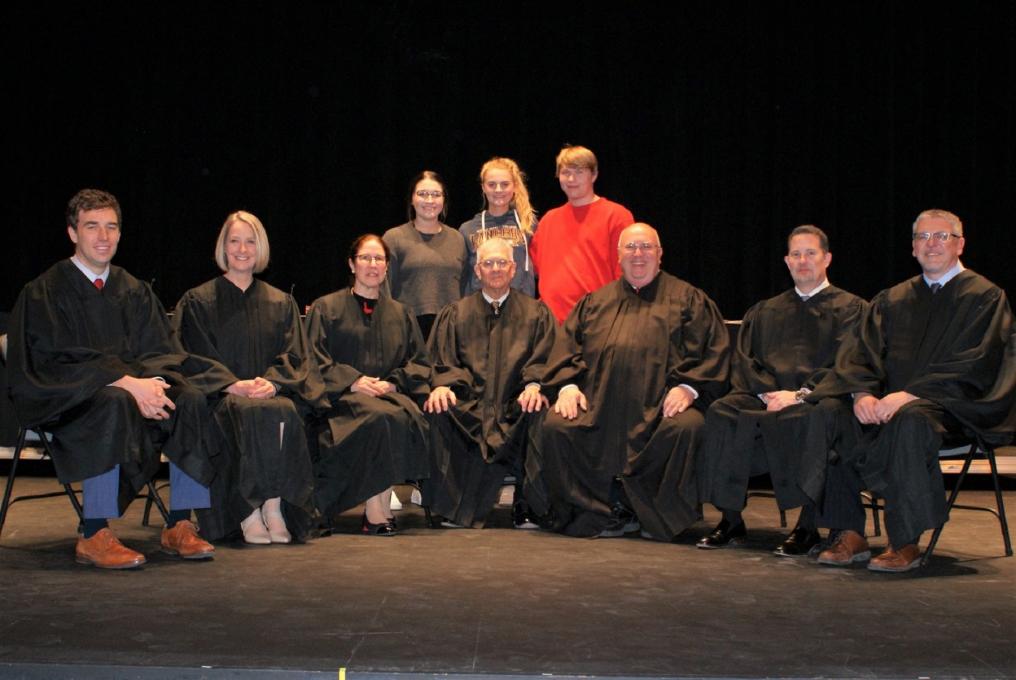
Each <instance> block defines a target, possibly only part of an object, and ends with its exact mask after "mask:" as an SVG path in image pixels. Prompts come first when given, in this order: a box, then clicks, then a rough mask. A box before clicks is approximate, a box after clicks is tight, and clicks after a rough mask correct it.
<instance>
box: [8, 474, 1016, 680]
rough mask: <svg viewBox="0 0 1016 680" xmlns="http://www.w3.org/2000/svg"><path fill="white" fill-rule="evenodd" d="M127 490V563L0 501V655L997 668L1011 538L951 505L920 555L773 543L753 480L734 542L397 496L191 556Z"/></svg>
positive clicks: (635, 671) (942, 670) (568, 666)
mask: <svg viewBox="0 0 1016 680" xmlns="http://www.w3.org/2000/svg"><path fill="white" fill-rule="evenodd" d="M54 486H55V483H54V481H53V480H52V479H47V478H30V477H21V478H19V480H18V485H17V490H18V491H20V492H21V493H25V492H28V491H30V490H38V489H42V488H45V489H47V490H48V489H52V488H53V487H54ZM1009 486H1010V489H1011V486H1012V485H1011V481H1010V483H1009ZM407 492H408V488H405V489H401V490H400V495H402V496H407V495H408V494H407ZM961 498H962V499H964V500H966V501H967V502H970V501H972V500H976V501H982V502H985V503H988V502H990V501H991V500H992V499H991V498H990V493H988V492H986V491H975V492H972V493H965V494H964V496H963V497H961ZM1006 498H1007V500H1008V501H1009V503H1010V507H1016V493H1014V492H1013V491H1012V490H1009V491H1008V492H1007V495H1006ZM141 507H142V503H140V502H138V503H135V504H134V506H132V508H131V510H130V511H129V512H128V515H127V517H126V518H124V519H123V520H120V521H118V522H116V523H115V529H116V531H117V533H118V534H119V535H120V537H121V538H122V539H124V540H125V542H126V543H128V544H129V545H131V546H133V547H135V548H137V549H140V550H142V551H144V552H145V553H146V554H147V555H148V557H149V563H148V565H146V566H145V567H144V569H142V570H140V571H133V572H105V571H100V570H97V569H93V568H89V567H82V566H79V565H77V564H75V563H74V560H73V546H74V531H75V520H74V515H73V512H72V510H71V508H70V505H69V503H68V502H67V500H66V498H54V499H49V500H43V501H30V502H25V503H20V504H18V505H15V506H14V508H13V509H12V511H11V514H10V517H9V519H8V522H7V526H6V527H5V530H4V533H3V537H2V541H0V677H26V678H54V677H60V678H72V677H73V678H114V677H115V678H163V677H168V678H199V677H207V678H234V677H236V678H239V677H266V678H275V677H279V678H291V677H311V678H318V677H321V678H325V677H328V678H336V677H342V675H341V674H342V669H345V677H348V678H350V680H352V679H353V678H387V677H400V678H422V677H427V678H430V677H436V676H438V675H441V674H457V677H458V678H460V680H461V679H464V678H467V677H483V678H487V679H488V680H489V679H490V678H492V677H499V678H508V677H513V678H530V677H539V676H547V675H554V676H569V675H581V676H600V677H603V676H615V677H617V676H619V677H631V678H635V677H639V678H643V677H738V678H760V677H831V678H845V677H854V678H886V677H894V678H924V677H930V678H941V677H964V678H1001V677H1012V676H1016V633H1014V631H1016V559H1014V558H1005V557H1002V555H1003V548H1002V541H1001V535H1000V532H999V529H998V524H997V522H996V521H995V520H994V518H992V517H991V516H990V515H987V514H984V513H977V512H970V511H962V510H957V511H955V512H954V516H953V520H952V522H950V524H949V525H948V526H947V528H946V531H945V533H944V534H943V538H942V541H941V543H940V546H939V550H938V552H937V553H936V555H935V557H934V559H933V561H932V563H931V564H930V565H929V567H928V568H927V569H925V570H922V571H918V572H914V573H911V574H907V575H898V576H888V575H880V574H873V573H869V572H868V571H866V570H865V569H863V568H852V569H832V568H825V567H818V566H817V565H815V564H813V563H811V562H810V561H808V560H807V559H786V558H783V559H781V558H777V557H774V556H773V555H771V554H770V552H769V550H770V549H771V547H773V546H774V545H775V544H776V543H778V541H779V538H780V536H781V533H782V531H783V530H781V529H780V527H779V519H778V514H777V511H776V508H775V504H774V502H773V501H772V500H771V499H768V498H754V499H752V501H751V503H750V504H749V507H748V511H747V515H746V516H747V520H748V524H749V528H750V529H752V530H753V534H752V537H753V540H752V543H751V544H750V545H749V546H748V547H746V548H742V549H734V550H719V551H702V550H697V549H695V547H694V542H695V540H696V539H697V538H699V537H700V536H702V535H703V534H704V533H705V532H706V531H707V530H708V529H709V528H710V527H711V526H712V524H713V523H714V522H715V520H716V519H717V516H716V513H715V512H714V511H712V509H711V508H707V511H706V520H705V521H704V522H702V523H700V524H698V525H696V526H695V527H694V528H693V529H692V530H690V531H689V532H688V533H687V536H683V537H682V540H681V541H680V542H679V543H677V544H672V545H666V544H660V543H654V542H650V541H646V540H641V539H638V538H625V539H609V540H583V539H569V538H564V537H561V536H556V535H548V534H545V533H540V532H525V531H516V530H513V529H510V528H508V522H509V516H508V515H509V513H508V511H507V510H499V511H498V513H497V516H496V520H497V523H498V524H499V525H500V526H501V527H503V528H491V529H486V530H482V531H474V530H432V529H427V528H425V527H424V520H423V516H422V513H421V511H420V509H419V508H417V507H415V506H412V507H410V506H408V505H407V509H406V510H404V511H402V512H401V513H400V515H399V517H400V522H401V523H402V524H403V525H404V526H405V527H407V529H408V530H407V531H406V532H405V533H404V534H403V535H401V536H397V537H393V538H376V537H365V536H359V535H355V533H354V532H355V530H356V529H357V528H358V518H357V517H355V516H353V515H350V516H348V517H347V518H346V521H345V522H344V523H343V525H342V526H341V527H340V531H346V532H348V533H345V534H343V533H339V534H336V535H333V536H330V537H327V538H322V539H317V540H314V541H311V542H309V543H308V544H305V545H293V546H272V547H267V548H253V547H246V546H243V545H239V544H233V545H222V546H220V547H219V548H218V554H217V556H216V558H215V560H214V561H213V562H210V563H184V562H181V561H178V560H175V559H172V558H169V557H166V556H164V555H162V554H160V553H159V552H158V531H157V530H156V529H155V528H144V527H142V526H141V525H140V514H141ZM790 520H791V522H793V517H791V518H790ZM884 545H885V539H884V537H883V538H878V539H874V546H875V547H876V549H881V548H882V547H883V546H884Z"/></svg>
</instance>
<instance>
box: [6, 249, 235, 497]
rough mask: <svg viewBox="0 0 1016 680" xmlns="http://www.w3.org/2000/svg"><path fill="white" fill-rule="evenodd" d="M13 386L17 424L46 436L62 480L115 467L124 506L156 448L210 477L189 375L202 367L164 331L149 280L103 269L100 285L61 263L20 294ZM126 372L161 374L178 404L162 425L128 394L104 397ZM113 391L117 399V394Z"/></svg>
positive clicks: (209, 448)
mask: <svg viewBox="0 0 1016 680" xmlns="http://www.w3.org/2000/svg"><path fill="white" fill-rule="evenodd" d="M8 338H9V352H8V360H7V365H8V370H9V380H10V392H11V396H12V398H13V400H14V406H15V409H16V411H17V415H18V419H19V421H20V422H21V423H22V424H24V425H26V426H43V425H45V426H46V429H47V430H49V431H50V432H52V433H53V435H54V440H53V454H54V460H53V463H54V466H55V468H56V472H57V476H58V478H59V479H60V482H61V483H69V482H74V481H80V480H83V479H87V478H89V477H94V476H96V475H99V474H102V473H104V472H107V471H109V470H111V469H112V468H113V466H115V465H117V464H119V465H120V466H121V467H120V494H119V503H120V509H121V511H122V510H123V509H125V508H126V506H127V504H128V503H129V502H130V500H131V499H133V498H134V496H135V494H136V492H137V491H138V490H139V489H140V488H141V487H142V486H144V484H145V483H147V481H148V480H149V479H151V477H152V475H153V474H155V472H156V471H157V470H158V467H159V453H160V451H161V452H162V453H165V455H166V456H167V457H168V458H169V459H170V460H171V461H173V462H174V463H176V465H178V466H179V467H180V468H181V469H182V470H183V471H184V472H186V473H187V474H188V475H190V476H191V477H192V478H194V479H195V480H197V481H198V482H200V483H202V484H206V485H207V484H208V483H209V482H210V481H211V479H212V477H213V476H214V467H213V465H212V459H213V458H214V455H215V447H214V445H213V444H211V443H210V442H209V440H208V439H207V437H206V434H207V430H208V428H207V423H208V421H209V419H210V418H209V415H208V411H207V407H206V406H205V404H204V399H203V397H202V396H201V394H200V392H198V391H197V390H195V389H194V388H193V387H191V386H190V385H189V384H188V381H187V379H186V378H185V376H186V375H189V374H192V373H194V372H196V371H200V370H203V369H204V368H206V365H205V364H203V363H202V362H200V361H199V360H198V359H197V358H195V357H191V356H188V355H187V353H186V352H184V350H183V349H182V348H181V347H180V346H179V344H178V343H177V342H176V341H175V339H174V338H172V337H171V334H170V328H169V323H168V321H167V318H166V313H165V311H164V310H163V308H162V305H161V304H160V302H159V300H158V298H156V297H155V294H154V293H153V292H152V289H151V287H150V286H148V284H145V283H142V282H140V281H138V280H137V279H135V278H134V277H133V276H131V275H130V274H128V273H127V272H126V271H124V270H123V269H121V268H120V267H117V266H110V272H109V278H108V280H107V282H106V285H105V287H104V288H103V290H101V291H100V290H97V289H96V288H95V286H94V285H93V283H92V282H91V281H90V280H89V279H88V278H86V277H85V276H84V275H83V274H82V273H81V271H80V270H78V268H77V267H76V266H75V265H74V263H73V262H71V261H70V260H69V259H68V260H63V261H61V262H58V263H57V264H55V265H53V267H51V268H50V269H49V270H48V271H46V272H45V273H44V274H43V275H42V276H40V277H39V278H37V279H35V280H34V281H32V282H31V283H29V284H28V285H27V286H25V288H24V289H23V290H22V292H21V295H20V296H19V298H18V301H17V304H16V306H15V309H14V313H13V314H12V320H11V328H10V334H9V336H8ZM125 375H129V376H132V377H135V378H153V377H161V378H163V379H164V380H166V382H168V383H169V384H170V386H171V387H170V389H169V390H168V392H167V394H168V396H169V397H170V399H172V400H173V401H174V403H175V404H176V406H177V408H176V410H173V411H170V418H169V419H168V420H165V421H156V420H148V419H145V418H144V417H143V416H142V415H141V412H140V410H138V409H137V407H136V405H135V404H134V403H133V398H132V397H129V394H128V395H127V398H114V399H112V400H110V399H108V398H106V397H108V396H110V395H113V394H115V393H117V392H121V393H123V394H127V393H126V391H123V390H119V389H118V388H113V387H107V386H108V385H110V384H111V383H113V382H115V381H117V380H119V379H120V378H122V377H123V376H125ZM120 397H123V395H122V394H121V395H120Z"/></svg>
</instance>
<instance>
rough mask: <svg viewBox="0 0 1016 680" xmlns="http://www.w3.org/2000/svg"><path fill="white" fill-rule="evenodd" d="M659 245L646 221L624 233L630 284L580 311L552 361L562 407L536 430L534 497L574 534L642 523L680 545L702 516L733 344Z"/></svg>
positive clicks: (552, 382)
mask: <svg viewBox="0 0 1016 680" xmlns="http://www.w3.org/2000/svg"><path fill="white" fill-rule="evenodd" d="M659 243H660V242H659V237H658V235H657V234H656V231H655V230H654V229H652V227H650V226H648V225H645V224H634V225H632V226H631V227H628V228H627V229H625V230H624V232H622V236H621V240H620V242H619V244H618V252H619V257H620V262H621V269H622V272H623V276H622V278H621V279H619V280H618V281H615V282H613V283H609V284H607V285H606V286H604V287H603V288H601V289H599V290H598V291H595V292H594V293H591V294H589V295H587V296H585V297H584V298H583V299H582V300H581V301H580V302H579V304H578V305H577V306H576V307H575V309H574V310H572V312H571V314H570V315H569V316H568V319H567V320H566V321H565V324H564V328H563V332H559V333H558V336H557V340H556V342H555V346H554V349H553V351H552V354H551V358H550V361H549V363H548V370H547V376H548V377H547V391H548V394H549V395H556V399H557V401H556V403H555V405H554V409H553V410H552V411H549V412H548V413H547V415H546V418H545V420H544V421H543V423H542V427H540V428H539V429H536V430H531V432H532V433H533V435H534V436H531V437H530V439H531V441H532V448H531V450H530V452H529V456H528V459H527V478H528V484H529V486H528V487H527V494H526V495H527V499H528V500H529V502H530V503H531V504H532V506H533V510H534V511H535V512H536V513H538V514H543V515H548V514H549V516H550V519H549V525H550V526H551V527H552V528H554V529H557V530H559V531H563V532H565V533H567V534H570V535H575V536H596V535H600V536H619V535H622V534H623V533H625V532H627V531H631V530H637V528H638V526H639V524H641V528H642V531H643V535H645V536H648V537H651V538H656V539H659V540H670V539H672V538H673V537H675V536H676V535H677V534H679V533H680V532H681V531H683V530H684V529H685V528H687V527H688V526H689V525H690V524H692V523H693V522H694V521H695V520H696V519H697V518H698V508H697V506H698V492H697V488H696V481H695V470H694V454H695V448H696V446H697V445H698V441H699V433H700V430H701V428H702V424H703V415H702V414H703V411H704V410H705V409H706V408H707V407H708V405H709V404H710V403H711V402H712V401H713V400H714V399H716V398H717V397H719V396H721V395H722V394H724V393H725V392H726V388H727V378H728V370H729V351H730V341H729V339H728V334H727V330H726V328H725V327H724V325H723V318H722V317H721V316H720V313H719V311H718V310H717V308H716V305H715V304H714V303H713V301H712V300H710V299H709V297H708V296H706V294H705V293H703V292H702V291H701V290H699V289H698V288H695V287H694V286H691V285H690V284H688V283H686V282H684V281H682V280H680V279H678V278H675V277H673V276H671V275H669V274H666V273H663V272H660V270H659V266H660V259H661V257H662V248H661V247H660V245H659ZM615 480H617V483H615ZM632 511H634V515H635V517H632V516H630V515H629V513H630V512H632Z"/></svg>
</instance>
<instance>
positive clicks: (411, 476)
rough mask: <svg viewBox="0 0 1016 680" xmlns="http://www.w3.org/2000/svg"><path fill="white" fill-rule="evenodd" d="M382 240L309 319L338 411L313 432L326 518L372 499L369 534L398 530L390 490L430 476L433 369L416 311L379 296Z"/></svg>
mask: <svg viewBox="0 0 1016 680" xmlns="http://www.w3.org/2000/svg"><path fill="white" fill-rule="evenodd" d="M387 257H388V251H387V246H385V244H384V242H383V241H382V240H381V239H380V237H377V236H374V235H371V234H368V235H365V236H361V237H359V238H358V239H357V240H356V241H354V243H353V247H352V249H351V251H350V257H349V261H348V262H349V267H350V270H351V271H352V272H353V275H354V284H353V287H352V288H346V289H343V290H340V291H338V292H335V293H332V294H330V295H326V296H324V297H322V298H319V299H318V300H316V301H315V302H314V304H313V305H311V309H310V314H309V315H308V318H307V323H308V327H309V331H308V332H309V335H310V343H311V347H312V350H313V354H314V357H315V358H316V360H317V364H318V367H319V370H320V372H321V376H322V377H323V378H324V383H325V390H326V393H327V398H328V401H329V403H330V405H331V410H330V411H329V412H328V415H327V417H326V418H325V419H324V420H323V421H322V422H320V423H319V424H318V426H317V427H316V428H315V430H314V432H313V433H312V436H314V438H315V440H316V444H317V449H318V450H317V452H316V453H315V465H314V470H315V489H316V496H317V505H318V507H319V508H320V510H321V512H322V514H323V515H324V516H325V519H326V520H329V519H331V518H332V517H334V516H335V515H336V514H338V513H340V512H342V511H344V510H348V509H349V508H352V507H355V506H356V505H359V504H360V503H364V502H366V507H365V511H364V518H363V527H362V530H363V532H364V533H367V534H371V535H378V536H390V535H394V534H395V533H397V526H396V524H395V523H394V516H393V515H392V514H391V487H392V485H394V484H401V483H403V482H405V481H407V480H420V479H424V478H426V477H427V474H428V463H427V458H428V456H427V437H428V434H427V422H426V419H425V418H424V416H423V413H422V412H421V411H420V407H419V405H418V404H420V403H422V402H423V400H424V399H425V398H426V395H427V392H428V388H427V382H428V380H429V377H430V368H429V364H428V361H427V356H426V348H425V346H424V343H423V337H422V336H421V334H420V329H419V326H417V324H416V319H415V318H414V317H413V315H412V313H411V311H410V310H409V308H407V307H406V306H405V305H403V304H401V303H399V302H397V301H396V300H393V299H392V298H390V297H388V296H386V295H381V294H380V286H381V283H382V282H383V281H384V277H385V273H386V269H387Z"/></svg>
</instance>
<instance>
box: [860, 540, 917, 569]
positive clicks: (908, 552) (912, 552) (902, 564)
mask: <svg viewBox="0 0 1016 680" xmlns="http://www.w3.org/2000/svg"><path fill="white" fill-rule="evenodd" d="M920 566H921V549H920V548H918V547H917V545H916V544H914V543H911V544H910V545H905V546H903V547H902V548H900V549H899V550H897V549H896V548H893V547H892V546H889V549H888V550H886V551H885V552H884V553H882V554H881V555H879V556H878V557H874V558H872V560H871V562H869V563H868V569H870V570H871V571H885V572H889V573H891V574H898V573H901V572H904V571H910V570H911V569H917V568H918V567H920Z"/></svg>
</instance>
